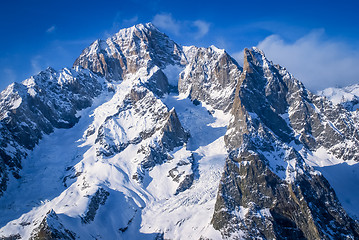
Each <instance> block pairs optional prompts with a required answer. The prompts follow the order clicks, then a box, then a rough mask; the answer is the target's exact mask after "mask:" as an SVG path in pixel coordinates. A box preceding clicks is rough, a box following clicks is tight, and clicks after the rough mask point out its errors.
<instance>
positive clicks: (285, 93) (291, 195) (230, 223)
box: [212, 48, 359, 239]
mask: <svg viewBox="0 0 359 240" xmlns="http://www.w3.org/2000/svg"><path fill="white" fill-rule="evenodd" d="M317 106H320V107H317ZM232 114H233V117H232V119H231V121H230V124H229V126H228V130H227V133H226V136H225V140H226V143H227V146H228V147H229V149H231V150H232V153H231V154H230V155H229V158H228V159H227V160H226V165H225V170H224V173H223V176H222V180H221V182H220V186H219V192H218V196H217V202H216V208H215V213H214V216H213V220H212V223H213V224H214V227H215V228H216V229H220V230H221V231H222V234H223V236H224V237H226V238H238V239H253V238H260V239H261V238H263V239H288V238H289V239H332V238H335V239H338V238H340V239H341V238H348V239H355V238H358V236H359V235H358V234H359V232H358V229H359V227H358V225H357V223H356V222H355V221H353V220H352V219H351V218H350V217H348V215H347V214H346V213H345V211H344V210H343V209H342V207H341V205H340V203H339V201H338V199H337V198H336V195H335V193H334V190H333V189H332V188H331V187H330V185H329V184H328V182H327V181H326V180H325V179H324V177H323V176H322V175H320V173H318V172H315V171H313V169H312V168H311V167H309V166H307V165H306V164H305V163H304V160H303V158H302V157H301V154H299V153H298V152H297V150H295V148H297V149H298V147H299V148H303V149H306V150H304V152H305V151H312V150H316V149H317V148H318V147H325V148H327V149H328V151H332V152H333V153H335V154H337V156H338V157H341V158H343V159H348V155H350V157H349V158H350V159H356V158H355V157H353V156H354V153H352V152H351V151H349V152H350V153H348V152H347V153H345V154H343V152H342V153H341V154H340V153H339V154H338V151H335V150H333V149H335V148H336V146H335V145H336V144H337V143H338V142H340V141H345V140H347V141H356V137H352V135H350V134H348V135H347V134H346V133H351V134H353V133H354V132H356V128H355V125H354V124H351V125H350V124H349V125H347V126H346V127H344V126H343V125H342V123H344V122H347V123H348V122H349V123H350V122H353V120H352V119H351V118H350V114H349V113H347V112H346V111H344V110H343V109H342V108H340V107H339V106H337V107H333V106H332V104H331V103H330V102H328V101H326V100H325V99H324V98H321V97H317V96H315V95H313V94H311V93H310V92H309V91H308V90H306V89H305V88H304V86H303V85H302V84H301V83H300V82H298V81H297V80H296V79H294V78H293V77H292V76H291V75H290V74H289V73H288V72H287V71H286V70H285V69H284V68H281V67H280V66H275V65H273V64H272V63H271V62H269V61H268V60H267V59H266V58H265V56H264V54H263V53H262V52H261V51H259V50H258V49H255V48H254V49H252V50H248V49H246V50H245V58H244V68H243V74H242V76H241V78H240V80H239V83H238V85H237V89H236V95H235V100H234V104H233V108H232ZM334 115H336V117H334ZM338 115H339V117H338ZM328 119H329V120H328ZM333 122H335V125H334V124H333ZM339 129H341V130H339ZM339 131H341V132H339ZM290 146H297V147H295V148H293V147H290ZM300 146H302V147H300ZM278 149H282V150H280V151H278ZM344 149H348V148H347V147H344ZM278 160H281V161H283V160H284V164H283V165H281V164H279V162H278ZM282 163H283V162H282ZM285 169H286V170H285ZM284 171H285V173H284ZM334 209H336V210H334ZM343 219H346V220H345V221H343ZM328 222H331V224H329V225H328V224H327V223H328ZM234 226H239V230H238V228H237V227H234Z"/></svg>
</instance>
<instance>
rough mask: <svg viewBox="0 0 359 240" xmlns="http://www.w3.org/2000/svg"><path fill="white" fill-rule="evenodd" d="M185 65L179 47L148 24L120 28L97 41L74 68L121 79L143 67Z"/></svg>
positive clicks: (109, 78)
mask: <svg viewBox="0 0 359 240" xmlns="http://www.w3.org/2000/svg"><path fill="white" fill-rule="evenodd" d="M185 62H186V60H185V57H184V54H183V51H182V48H181V47H180V46H179V45H177V44H176V43H175V42H173V41H172V40H170V39H169V38H168V37H167V36H166V35H165V34H163V33H161V32H160V31H158V29H157V28H156V27H154V26H153V25H152V24H151V23H148V24H144V25H143V24H139V25H136V26H134V27H131V28H127V29H123V30H121V31H119V32H118V33H117V34H115V35H114V36H113V37H111V38H108V39H107V40H106V41H104V40H96V41H95V42H94V43H93V44H92V45H91V46H90V47H88V48H86V49H85V50H84V51H83V52H82V54H81V55H80V56H79V58H77V60H76V61H75V63H74V66H82V67H83V68H86V69H90V70H91V71H93V72H95V73H98V74H100V75H101V76H105V77H106V78H107V79H108V80H120V79H123V78H124V76H125V75H126V74H135V73H136V72H137V71H138V70H139V69H140V68H142V67H145V68H146V69H150V68H152V67H153V66H155V65H156V66H158V67H160V68H163V67H165V66H166V65H168V64H171V65H176V64H177V65H180V64H185Z"/></svg>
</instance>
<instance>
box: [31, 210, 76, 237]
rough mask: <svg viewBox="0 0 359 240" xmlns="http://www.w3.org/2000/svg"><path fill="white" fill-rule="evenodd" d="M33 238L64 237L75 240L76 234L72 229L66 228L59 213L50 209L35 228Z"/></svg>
mask: <svg viewBox="0 0 359 240" xmlns="http://www.w3.org/2000/svg"><path fill="white" fill-rule="evenodd" d="M30 239H31V240H45V239H46V240H52V239H64V240H74V239H76V234H75V233H74V232H71V231H70V230H68V229H66V228H64V226H63V225H62V224H61V222H60V221H59V217H58V216H57V214H56V213H55V212H54V211H53V210H51V211H49V212H48V213H47V214H46V216H45V217H44V219H43V220H42V222H41V223H40V225H39V226H38V227H37V228H36V229H34V231H33V232H32V234H31V237H30Z"/></svg>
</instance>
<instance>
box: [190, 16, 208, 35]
mask: <svg viewBox="0 0 359 240" xmlns="http://www.w3.org/2000/svg"><path fill="white" fill-rule="evenodd" d="M193 25H194V26H195V27H197V28H198V33H197V36H196V38H201V37H203V36H205V35H206V34H207V33H208V31H209V26H210V24H209V23H207V22H205V21H202V20H197V21H194V22H193Z"/></svg>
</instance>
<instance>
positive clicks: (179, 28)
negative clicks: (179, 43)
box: [152, 13, 210, 39]
mask: <svg viewBox="0 0 359 240" xmlns="http://www.w3.org/2000/svg"><path fill="white" fill-rule="evenodd" d="M152 23H153V24H154V25H155V26H156V27H158V28H160V29H161V30H163V31H165V32H169V33H173V34H175V35H180V34H181V35H188V36H191V37H194V38H196V39H200V38H202V37H204V36H205V35H206V34H207V33H208V32H209V29H210V24H209V23H208V22H205V21H203V20H195V21H178V20H176V19H174V18H173V17H172V14H170V13H162V14H157V15H155V16H154V18H153V20H152Z"/></svg>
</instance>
